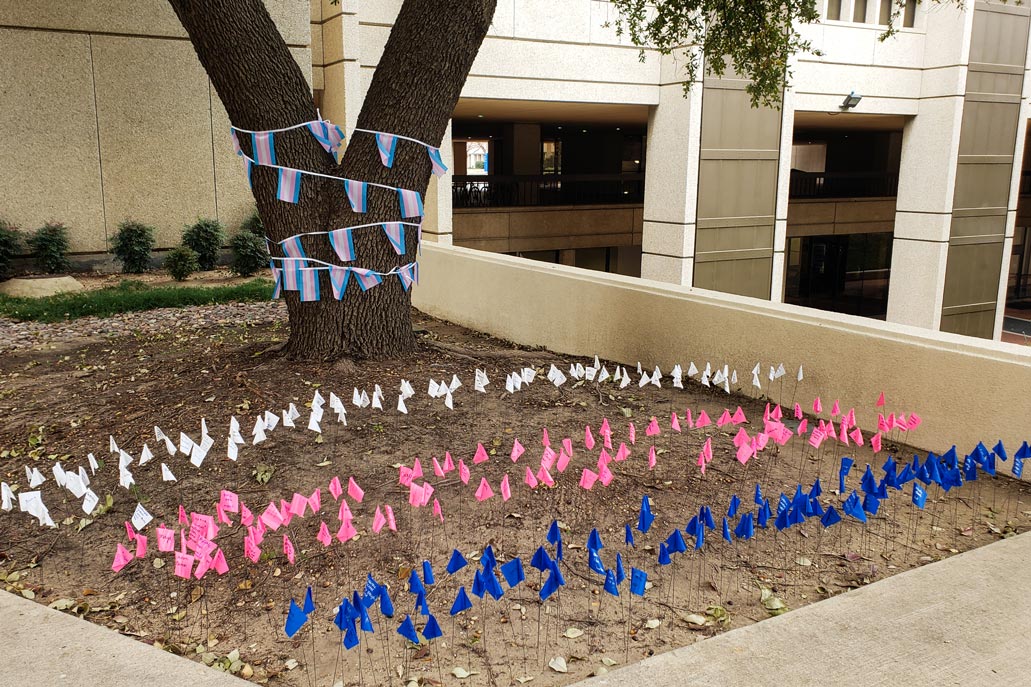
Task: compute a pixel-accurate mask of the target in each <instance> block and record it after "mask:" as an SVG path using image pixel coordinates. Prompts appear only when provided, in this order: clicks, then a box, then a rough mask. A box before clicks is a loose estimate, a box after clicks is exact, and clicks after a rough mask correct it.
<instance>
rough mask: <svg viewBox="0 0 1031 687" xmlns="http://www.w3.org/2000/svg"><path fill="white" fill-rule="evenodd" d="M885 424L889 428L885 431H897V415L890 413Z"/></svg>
mask: <svg viewBox="0 0 1031 687" xmlns="http://www.w3.org/2000/svg"><path fill="white" fill-rule="evenodd" d="M885 424H886V425H887V427H888V429H887V430H885V431H888V432H890V431H891V430H893V429H895V424H896V423H895V413H888V417H887V418H886V419H885Z"/></svg>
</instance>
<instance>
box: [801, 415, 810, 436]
mask: <svg viewBox="0 0 1031 687" xmlns="http://www.w3.org/2000/svg"><path fill="white" fill-rule="evenodd" d="M808 427H809V420H808V418H802V421H801V422H799V423H798V436H802V435H803V434H805V432H806V429H807V428H808Z"/></svg>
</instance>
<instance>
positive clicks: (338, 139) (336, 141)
mask: <svg viewBox="0 0 1031 687" xmlns="http://www.w3.org/2000/svg"><path fill="white" fill-rule="evenodd" d="M308 131H310V132H311V135H312V136H314V137H315V140H316V141H318V142H319V145H321V146H322V148H323V149H324V150H325V151H326V152H327V153H329V154H330V155H336V152H337V149H338V148H339V147H340V144H341V143H342V142H343V140H344V132H343V131H341V130H340V127H338V126H337V125H335V124H333V123H332V122H330V121H326V120H323V121H321V122H308Z"/></svg>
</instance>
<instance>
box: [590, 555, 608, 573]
mask: <svg viewBox="0 0 1031 687" xmlns="http://www.w3.org/2000/svg"><path fill="white" fill-rule="evenodd" d="M587 566H588V567H589V568H590V569H591V572H594V573H597V574H599V575H604V574H605V566H604V565H603V564H602V562H601V556H600V555H599V554H598V551H597V550H596V549H587Z"/></svg>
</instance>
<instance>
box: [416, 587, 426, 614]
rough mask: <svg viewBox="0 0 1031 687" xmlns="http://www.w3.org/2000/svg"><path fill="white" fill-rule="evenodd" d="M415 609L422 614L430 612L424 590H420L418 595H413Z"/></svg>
mask: <svg viewBox="0 0 1031 687" xmlns="http://www.w3.org/2000/svg"><path fill="white" fill-rule="evenodd" d="M415 610H417V611H419V613H422V614H423V615H429V614H430V605H429V604H428V603H426V594H425V592H420V593H419V596H417V597H415Z"/></svg>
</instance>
